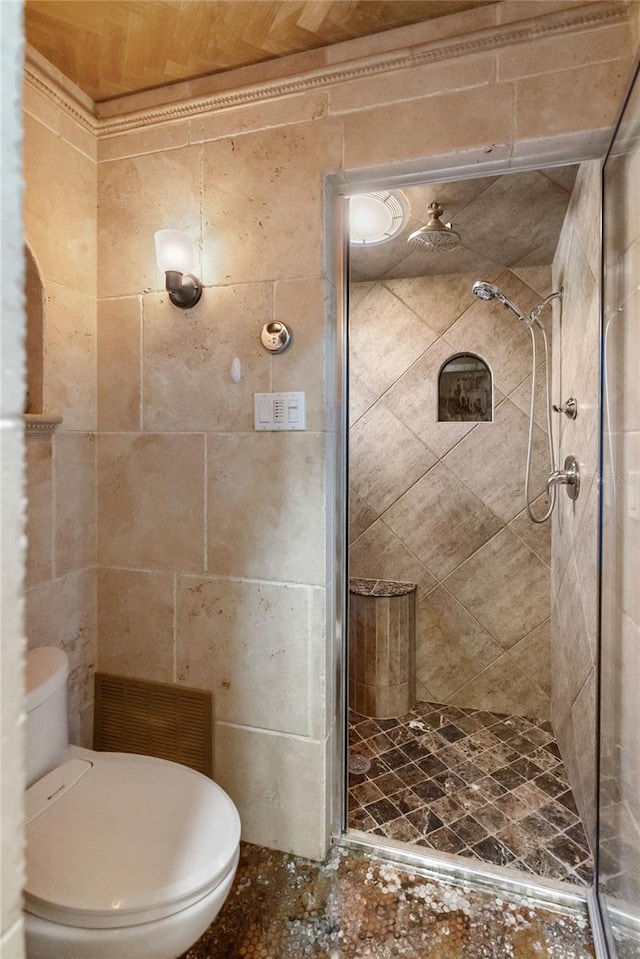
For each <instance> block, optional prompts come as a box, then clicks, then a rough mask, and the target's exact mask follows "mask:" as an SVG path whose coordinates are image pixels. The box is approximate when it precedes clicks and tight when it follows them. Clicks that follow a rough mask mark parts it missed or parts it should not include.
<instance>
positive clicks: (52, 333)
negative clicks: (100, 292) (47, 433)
mask: <svg viewBox="0 0 640 959" xmlns="http://www.w3.org/2000/svg"><path fill="white" fill-rule="evenodd" d="M45 311H46V312H45V324H44V326H45V336H44V351H45V363H44V407H45V410H46V411H47V412H49V411H50V412H55V413H60V414H61V416H62V417H63V419H64V428H65V429H67V430H85V431H88V430H94V429H95V428H96V423H97V411H96V356H97V336H96V301H95V298H94V296H93V295H92V294H89V293H83V292H82V293H80V292H77V291H76V290H70V289H69V288H68V287H66V286H64V285H63V284H60V283H47V284H46V304H45Z"/></svg>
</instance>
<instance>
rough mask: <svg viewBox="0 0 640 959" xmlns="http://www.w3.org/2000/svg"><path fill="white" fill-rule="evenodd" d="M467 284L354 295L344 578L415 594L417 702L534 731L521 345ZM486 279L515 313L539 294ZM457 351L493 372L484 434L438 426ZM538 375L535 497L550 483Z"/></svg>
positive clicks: (545, 285) (532, 558)
mask: <svg viewBox="0 0 640 959" xmlns="http://www.w3.org/2000/svg"><path fill="white" fill-rule="evenodd" d="M540 175H541V174H540ZM558 189H559V190H560V189H561V187H560V186H558ZM567 200H568V194H567V197H566V200H565V202H566V201H567ZM514 217H517V210H514ZM475 279H477V276H476V274H448V275H446V276H424V277H415V278H410V279H400V280H385V281H383V282H380V283H357V284H354V285H353V287H352V295H351V300H352V310H351V314H350V353H351V359H350V376H351V389H350V402H351V409H352V425H351V429H350V461H349V478H350V486H351V523H350V575H352V576H356V577H365V578H370V579H378V578H380V579H387V580H400V581H403V580H404V581H409V582H415V583H417V584H418V604H417V611H416V663H417V695H418V698H419V699H424V700H428V701H430V702H438V703H449V704H452V705H459V706H469V707H475V708H477V709H488V710H491V711H494V712H503V713H511V714H514V715H528V716H542V717H546V716H548V715H549V693H550V682H551V677H550V649H549V615H550V569H549V567H550V562H551V540H550V525H549V524H548V523H547V524H545V525H543V526H535V525H534V524H533V523H532V522H531V521H530V520H529V518H528V516H527V515H526V512H525V510H524V499H523V497H524V492H523V490H524V468H525V462H526V448H527V434H528V423H529V420H528V410H529V395H530V393H529V390H530V383H531V343H530V337H529V333H528V331H527V330H526V329H525V328H524V326H523V325H522V324H518V323H517V322H516V320H515V318H514V317H513V316H512V314H510V313H506V312H505V310H504V308H503V306H502V304H495V303H485V302H479V301H478V300H476V299H475V298H474V297H473V296H472V294H471V285H472V283H473V281H474V280H475ZM491 279H492V281H495V282H497V283H498V285H499V286H500V288H501V289H502V290H503V291H505V292H506V294H507V296H509V297H511V298H512V299H513V300H514V301H515V302H516V303H517V304H518V305H519V306H520V308H521V309H523V310H529V309H532V308H533V307H534V306H535V305H536V304H537V303H539V302H540V301H541V300H542V299H543V298H544V297H545V296H546V295H547V294H548V293H549V292H551V288H550V283H551V271H550V268H549V267H548V266H547V267H544V266H542V267H522V268H518V267H513V268H512V269H511V270H504V271H500V270H498V271H497V272H496V274H495V275H493V273H492V274H491ZM467 351H468V352H473V353H476V354H477V355H479V356H481V357H482V358H483V359H484V360H485V361H486V362H487V363H488V365H489V367H490V369H491V371H492V375H493V385H494V394H495V395H494V422H492V423H439V422H438V421H437V410H438V401H437V383H438V374H439V372H440V369H441V367H442V365H443V364H444V363H445V362H446V361H447V360H448V359H449V358H450V357H451V356H454V355H455V354H457V353H459V352H467ZM538 374H539V378H538V381H537V382H538V384H539V385H540V389H539V390H538V398H537V399H538V406H537V420H538V423H537V424H536V426H535V430H534V453H533V459H532V474H531V496H532V498H533V499H535V498H536V497H539V496H540V495H541V494H542V492H543V491H544V484H545V480H546V476H547V473H548V471H549V467H548V459H547V456H548V454H547V452H546V449H547V437H546V421H545V417H544V407H543V406H542V400H543V389H542V385H543V383H544V379H543V377H544V366H543V365H542V366H540V367H539V368H538ZM534 510H535V511H536V512H537V513H538V514H540V513H541V512H543V510H544V502H543V501H541V502H539V503H537V504H536V506H535V507H534Z"/></svg>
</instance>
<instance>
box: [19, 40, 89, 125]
mask: <svg viewBox="0 0 640 959" xmlns="http://www.w3.org/2000/svg"><path fill="white" fill-rule="evenodd" d="M24 79H25V82H26V83H29V84H30V85H31V86H32V87H34V88H35V89H36V90H38V92H39V93H42V94H43V95H44V96H45V97H47V98H48V99H49V100H51V101H52V102H53V103H55V105H56V106H57V107H59V108H60V109H61V110H64V112H65V113H67V114H69V115H70V116H72V117H73V118H74V120H76V121H77V122H78V123H79V124H80V125H81V126H82V127H84V128H85V129H86V130H89V131H90V132H91V133H97V131H98V122H99V121H98V119H97V117H96V111H95V105H94V102H93V100H92V99H91V97H88V96H87V95H86V93H83V91H82V90H81V89H80V87H78V86H76V84H75V83H73V82H72V81H71V80H69V79H68V78H67V77H65V75H64V74H63V73H61V72H60V71H59V70H57V69H56V67H54V66H53V64H52V63H49V61H48V60H47V59H45V57H43V56H42V54H40V53H38V51H37V50H35V49H34V48H33V47H32V46H31V45H30V44H26V47H25V62H24Z"/></svg>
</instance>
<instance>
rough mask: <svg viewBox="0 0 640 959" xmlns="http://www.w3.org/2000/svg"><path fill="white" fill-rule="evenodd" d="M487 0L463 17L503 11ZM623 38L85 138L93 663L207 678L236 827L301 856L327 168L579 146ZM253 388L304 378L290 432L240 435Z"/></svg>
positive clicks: (326, 403)
mask: <svg viewBox="0 0 640 959" xmlns="http://www.w3.org/2000/svg"><path fill="white" fill-rule="evenodd" d="M558 6H562V4H559V5H558ZM565 6H566V5H565ZM483 9H485V8H483ZM486 9H487V10H489V11H490V12H489V13H488V14H485V15H484V16H488V17H489V21H487V23H484V21H483V23H482V24H481V25H480V26H481V27H485V26H486V27H489V28H490V27H491V26H492V24H493V25H495V24H496V23H498V22H506V21H508V20H509V19H511V20H517V19H518V18H519V17H521V16H522V12H521V10H522V8H521V7H519V5H518V4H505V5H504V6H502V5H500V7H499V8H498V7H496V8H495V9H494V8H486ZM547 9H548V8H547ZM519 11H520V12H519ZM527 12H530V10H529V8H527ZM498 17H499V18H502V19H501V20H498V19H496V18H498ZM455 25H456V26H455V28H454V26H453V21H452V22H451V23H450V24H449V26H448V27H447V25H443V24H442V23H439V24H438V26H437V27H434V30H436V34H437V36H436V39H437V38H438V37H446V36H447V29H448V30H449V31H450V32H449V36H452V35H454V34H455V33H456V30H458V31H459V29H460V28H459V26H458V21H455ZM476 27H477V24H476ZM628 37H629V34H628V25H627V24H626V23H624V22H622V23H617V24H610V25H607V26H597V25H591V26H589V25H587V26H586V27H584V28H583V29H581V31H580V32H578V33H576V34H575V36H568V35H563V37H562V42H561V43H560V44H559V43H558V38H546V39H537V40H535V41H532V42H531V43H530V44H527V43H526V42H525V43H518V44H517V47H513V48H509V47H508V46H504V47H502V48H501V49H499V50H496V51H494V52H488V53H484V52H479V53H473V54H468V55H467V56H461V57H458V58H457V59H456V61H455V62H449V63H433V64H429V65H426V66H423V67H420V68H419V69H412V68H405V69H397V70H394V71H392V72H389V73H386V74H385V75H384V76H381V77H376V78H375V79H372V78H364V79H349V80H347V81H344V82H342V83H334V84H332V85H329V86H326V87H324V88H320V89H315V88H314V89H311V88H309V90H308V91H307V92H303V93H295V92H291V91H290V90H288V91H287V96H286V97H283V98H282V99H278V96H277V93H276V92H275V91H273V93H272V99H271V100H270V101H269V102H258V103H252V104H247V105H243V106H233V102H234V101H233V97H231V98H229V99H228V101H227V105H226V107H225V109H217V110H216V109H214V108H212V109H211V110H210V111H209V112H208V113H207V112H201V113H199V114H198V113H195V112H194V115H193V116H191V117H187V116H186V117H185V118H184V119H175V120H171V119H170V117H171V110H169V111H167V112H165V113H164V117H165V121H164V122H161V120H160V119H159V120H158V121H157V122H156V123H155V124H154V125H153V126H144V125H143V122H142V121H141V123H140V125H139V127H138V128H135V129H131V130H130V131H128V132H116V131H115V130H114V132H113V135H110V136H105V135H104V130H103V133H102V134H101V136H100V138H99V144H98V145H99V196H98V220H99V280H98V287H99V296H100V305H99V316H98V339H99V356H100V362H99V369H98V380H99V382H98V393H99V419H98V425H99V430H100V436H99V444H98V446H99V449H98V460H99V488H98V518H99V530H98V554H99V555H98V559H99V563H100V566H101V568H102V570H101V574H100V579H99V590H98V593H99V595H98V605H99V620H100V624H101V625H100V637H99V664H100V666H101V667H102V668H104V669H112V670H113V671H117V672H123V673H129V674H131V675H137V676H145V677H149V678H152V679H153V678H158V677H171V678H173V679H175V680H176V681H178V682H186V683H191V684H194V685H204V686H206V687H207V688H210V689H213V691H214V693H215V696H216V710H217V720H218V721H217V736H216V749H217V759H216V774H217V778H218V779H219V780H220V782H221V783H222V784H223V785H224V786H225V787H226V788H227V789H228V790H229V792H230V793H231V795H232V796H233V798H234V799H235V800H236V802H237V804H238V807H239V809H240V813H241V816H242V819H243V828H244V835H245V838H246V839H248V840H250V841H253V842H258V843H262V844H264V845H274V846H279V847H280V848H283V849H292V850H294V851H295V852H297V853H300V854H305V855H312V856H313V855H321V854H322V853H323V852H324V849H325V844H326V840H327V835H328V833H327V814H328V806H327V789H328V788H330V786H331V783H330V781H329V778H330V777H329V768H330V767H329V764H328V759H327V757H328V751H329V747H330V734H329V725H328V722H327V714H328V713H329V712H330V711H331V710H330V706H331V697H330V695H329V694H328V693H327V691H326V690H325V684H324V677H325V674H326V670H327V649H328V643H327V638H326V637H327V627H326V623H325V613H324V609H325V587H326V584H327V582H328V581H330V578H331V575H332V574H331V571H330V570H326V569H325V555H326V552H327V549H328V548H329V549H331V548H332V544H328V543H327V542H326V528H327V527H326V524H325V519H326V515H325V501H326V490H325V473H326V469H327V464H328V463H330V462H331V456H330V455H329V454H328V453H327V436H329V441H330V439H331V434H330V433H329V434H326V433H325V432H324V431H325V428H326V427H327V426H329V428H331V423H332V421H331V414H332V410H333V406H334V396H333V394H332V391H331V390H327V391H326V395H325V387H324V383H325V379H324V370H323V359H322V357H323V353H324V348H325V344H326V343H328V342H329V341H330V335H331V329H329V328H328V327H327V326H326V323H327V321H330V322H332V321H333V312H332V310H331V309H329V308H328V307H327V304H328V302H330V300H331V297H333V296H334V295H335V290H334V289H333V285H332V276H331V269H330V268H329V266H328V265H327V262H326V259H325V256H326V254H325V249H324V240H323V230H324V228H323V209H324V207H323V198H324V189H325V188H324V178H325V176H326V175H327V174H330V173H332V172H339V171H352V170H354V169H356V168H368V169H369V170H371V171H372V172H375V173H376V174H379V173H380V172H381V170H382V168H383V167H385V166H387V165H389V164H393V166H394V169H395V170H396V172H397V171H399V170H401V169H402V170H409V169H420V170H424V169H427V168H429V167H430V166H433V165H434V164H438V163H440V164H441V165H442V164H444V165H456V164H459V163H474V162H478V161H482V160H484V159H486V157H487V155H490V156H491V157H492V158H494V159H496V160H502V161H504V163H505V165H506V164H508V163H509V162H510V158H512V157H513V158H516V159H517V157H518V156H521V155H523V154H526V155H527V156H530V157H531V156H534V155H535V156H553V157H557V156H558V155H559V153H560V154H563V153H564V154H566V155H568V156H570V155H571V151H572V150H573V149H575V148H576V144H577V145H579V148H580V149H586V150H587V151H593V150H594V149H597V148H598V145H599V144H601V142H602V137H603V129H604V130H605V131H606V129H607V128H608V127H609V126H610V125H611V122H612V120H613V117H614V115H615V112H616V109H617V106H618V103H619V101H620V98H621V95H622V92H623V89H624V87H625V85H626V82H627V78H628V75H629V71H630V62H629V58H628V55H627V51H628ZM379 42H380V41H379V40H378V39H376V38H373V39H372V40H371V41H370V42H369V43H368V44H364V45H362V44H360V45H359V46H358V50H359V55H362V56H366V55H368V54H369V53H371V52H372V49H373V47H375V46H376V44H379ZM385 42H387V41H385ZM408 42H409V39H407V43H408ZM413 42H415V41H414V40H411V43H413ZM349 49H350V50H352V49H353V48H351V47H350V48H349ZM461 49H462V48H461ZM558 49H560V50H562V53H563V57H564V59H563V63H565V64H566V63H568V64H571V66H568V67H567V68H566V69H563V70H558V69H557V67H558ZM568 51H569V52H571V51H573V53H575V61H572V56H570V55H569V53H568ZM335 57H338V59H339V57H340V51H336V52H335ZM574 62H577V65H573V64H574ZM354 76H355V74H354ZM261 77H262V79H264V78H265V77H264V75H261ZM225 82H227V83H231V81H230V80H229V78H227V79H226V80H225ZM254 82H255V78H254ZM201 87H202V85H200V87H199V86H198V82H195V84H191V85H189V87H188V90H189V92H188V94H187V95H197V94H198V93H202V92H205V91H204V89H203V88H201ZM586 88H589V89H590V94H591V95H590V96H589V98H584V97H583V95H582V91H583V90H584V89H586ZM164 96H165V99H166V95H164ZM176 96H178V97H179V92H178V93H176V91H175V90H173V91H171V94H170V98H175V97H176ZM134 99H135V98H134ZM143 99H144V97H143ZM150 99H151V100H153V101H155V102H157V103H162V102H163V93H162V92H160V93H157V94H154V95H153V96H151V95H150ZM138 100H139V98H138ZM174 102H178V101H175V99H174ZM541 103H544V110H541V108H540V104H541ZM135 106H136V105H135V103H133V101H132V102H131V103H130V104H129V105H128V106H126V107H124V110H125V111H126V110H128V109H135ZM138 106H140V103H138ZM119 108H120V107H119V105H118V104H111V105H110V109H109V110H107V111H106V112H107V113H111V115H112V116H114V115H116V114H117V112H118V109H119ZM101 110H102V108H101ZM105 115H106V114H105ZM425 131H428V135H426V133H425ZM447 154H448V156H445V155H447ZM438 157H440V159H435V158H438ZM443 157H444V158H443ZM163 227H177V228H181V229H186V230H188V231H190V232H191V233H192V234H193V235H194V236H195V237H196V238H197V239H198V240H199V243H200V249H201V256H200V263H199V265H198V267H197V269H198V270H199V272H200V274H201V275H202V277H203V279H204V282H205V284H206V287H207V289H206V290H205V296H204V298H203V300H202V302H201V304H199V305H198V307H196V308H195V309H194V310H193V311H191V312H190V313H189V312H188V313H186V314H185V313H182V312H180V311H178V310H176V309H175V308H173V307H171V306H170V305H169V304H168V302H167V299H166V296H165V295H164V293H163V292H162V277H161V276H159V275H158V273H157V271H156V269H155V264H154V256H153V232H154V231H155V230H157V229H159V228H163ZM272 317H276V318H284V319H287V320H289V321H290V322H291V325H292V327H293V329H294V337H295V341H294V346H293V347H292V348H291V349H290V351H289V352H288V353H285V354H283V355H282V356H280V357H275V358H273V359H271V360H268V358H267V357H266V354H264V353H263V352H262V351H261V348H260V346H259V345H258V339H257V337H258V332H259V329H260V327H261V325H262V324H263V323H264V322H265V321H266V320H268V319H271V318H272ZM234 356H239V357H240V358H241V360H242V363H243V369H244V378H243V380H242V381H241V383H240V384H233V383H232V381H231V378H230V374H229V367H230V364H231V361H232V359H233V357H234ZM329 360H330V361H332V360H331V356H329ZM270 388H273V389H294V388H304V389H305V390H306V392H307V402H308V424H307V425H308V431H307V432H306V433H305V434H293V435H286V434H285V435H273V434H255V433H253V432H252V430H251V409H252V394H253V392H255V391H258V390H267V389H270ZM327 412H328V413H329V414H330V415H329V416H327ZM328 492H329V494H331V490H329V491H328Z"/></svg>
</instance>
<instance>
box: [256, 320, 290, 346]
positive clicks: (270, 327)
mask: <svg viewBox="0 0 640 959" xmlns="http://www.w3.org/2000/svg"><path fill="white" fill-rule="evenodd" d="M260 342H261V343H262V345H263V346H264V348H265V350H268V351H269V353H284V351H285V350H286V348H287V347H288V346H289V344H290V343H291V331H290V330H289V329H288V328H287V327H286V326H285V325H284V323H275V322H274V323H265V324H264V326H263V327H262V329H261V330H260Z"/></svg>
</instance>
